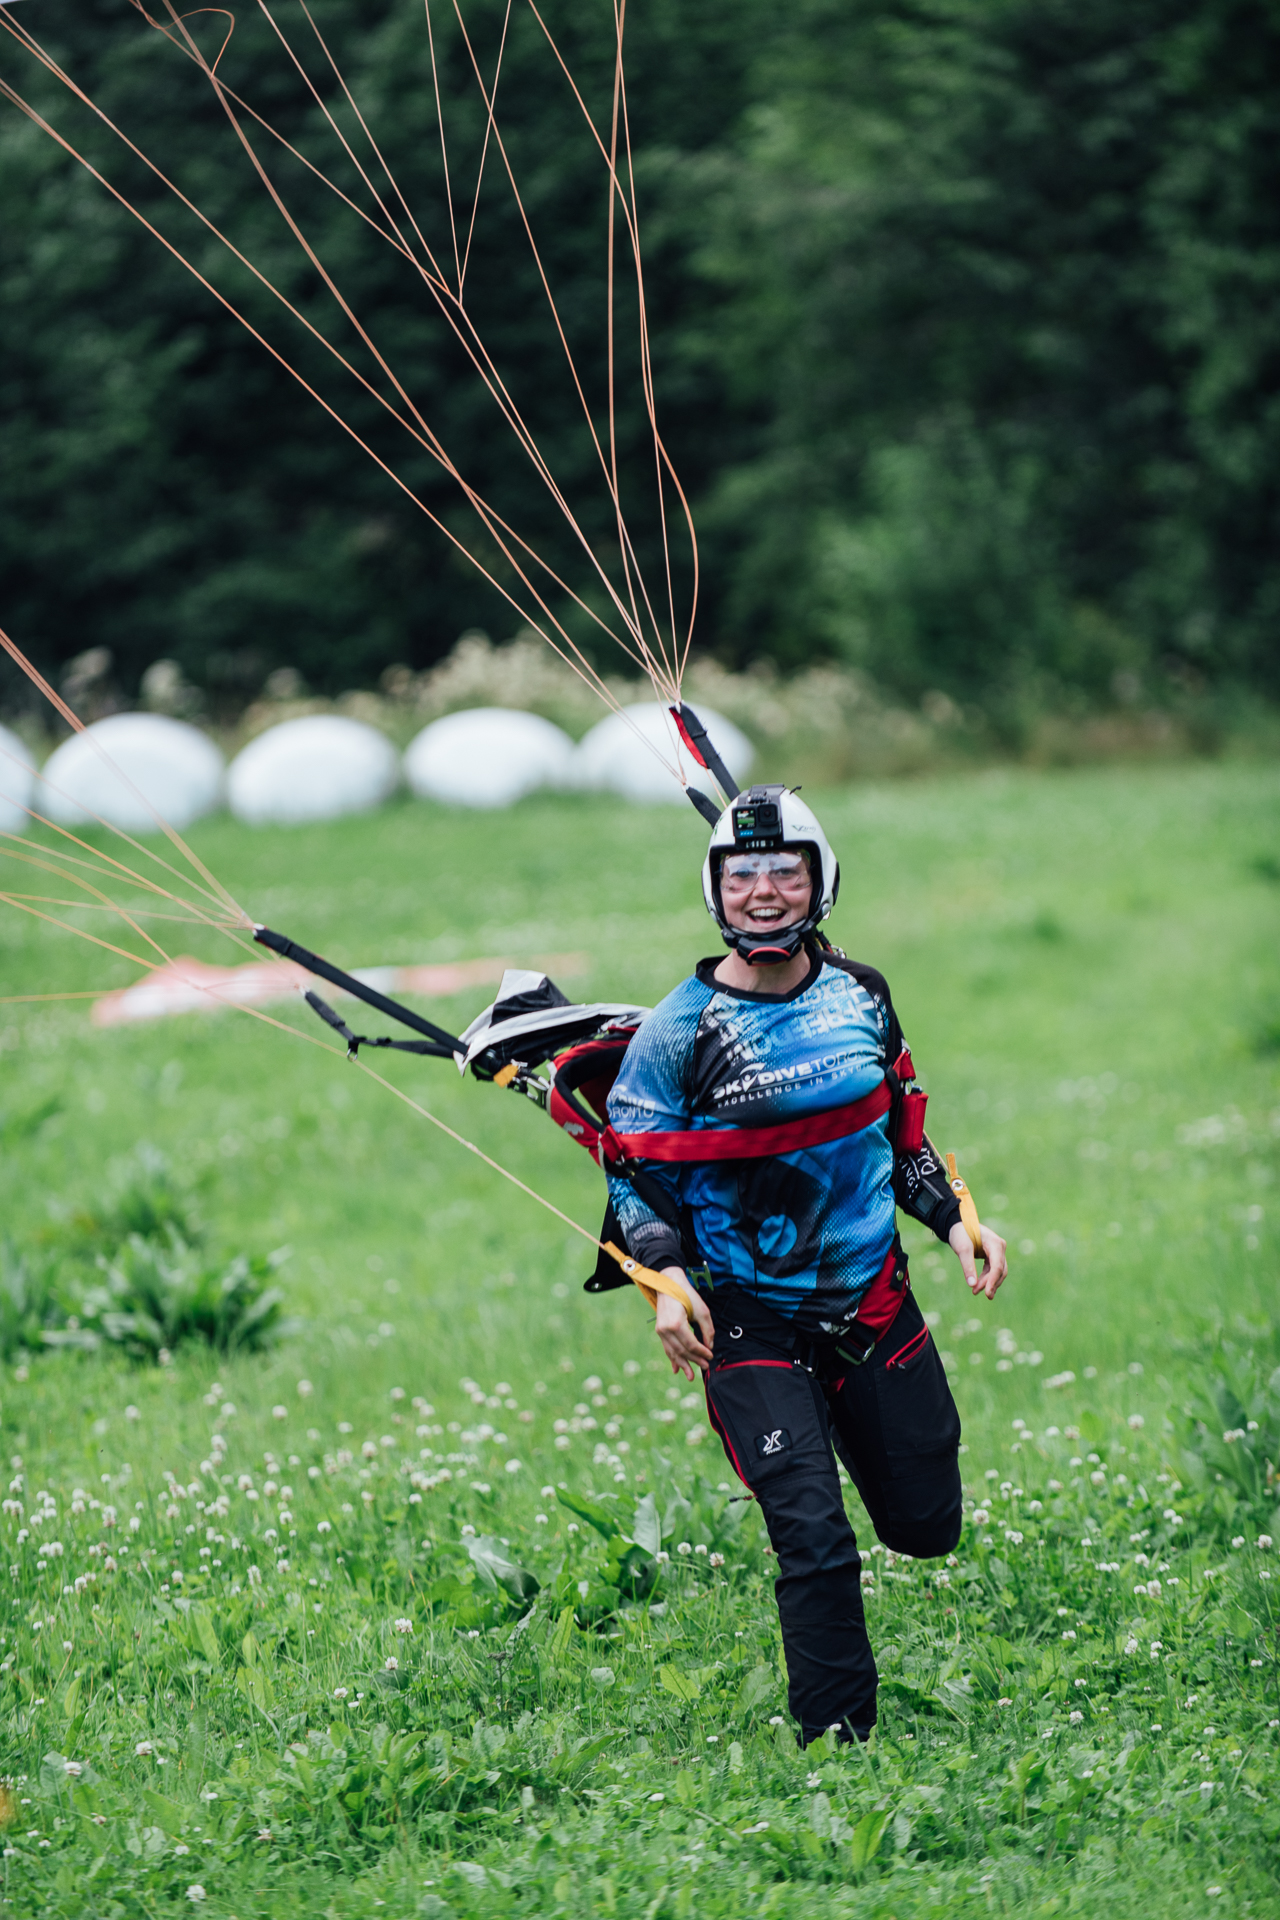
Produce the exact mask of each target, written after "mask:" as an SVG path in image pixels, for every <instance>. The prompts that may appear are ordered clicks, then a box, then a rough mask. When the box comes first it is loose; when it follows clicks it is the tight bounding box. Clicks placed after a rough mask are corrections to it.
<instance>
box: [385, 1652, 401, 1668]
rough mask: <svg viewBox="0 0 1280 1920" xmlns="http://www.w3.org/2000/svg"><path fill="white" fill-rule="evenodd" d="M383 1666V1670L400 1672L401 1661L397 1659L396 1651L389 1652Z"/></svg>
mask: <svg viewBox="0 0 1280 1920" xmlns="http://www.w3.org/2000/svg"><path fill="white" fill-rule="evenodd" d="M382 1666H383V1671H384V1672H385V1673H398V1672H399V1671H400V1662H399V1661H398V1660H397V1659H396V1656H395V1655H394V1653H389V1654H388V1655H387V1657H386V1659H385V1660H384V1661H383V1663H382Z"/></svg>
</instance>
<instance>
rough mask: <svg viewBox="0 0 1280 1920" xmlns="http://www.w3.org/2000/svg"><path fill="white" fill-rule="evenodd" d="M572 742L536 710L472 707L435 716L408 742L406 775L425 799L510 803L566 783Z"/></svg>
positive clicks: (488, 804) (457, 803) (454, 802)
mask: <svg viewBox="0 0 1280 1920" xmlns="http://www.w3.org/2000/svg"><path fill="white" fill-rule="evenodd" d="M573 764H574V746H573V742H572V740H571V739H570V738H569V736H568V734H567V733H564V732H563V731H562V730H561V729H560V728H559V727H557V726H553V725H552V723H551V721H550V720H543V719H541V718H540V717H539V715H537V714H536V713H521V712H518V711H516V710H515V709H514V708H510V707H470V708H468V709H467V710H466V711H465V712H462V713H447V714H446V715H445V716H444V718H443V719H442V720H433V721H432V722H431V724H430V726H428V727H424V728H423V729H422V732H421V733H420V734H418V735H417V736H416V737H415V738H414V739H413V740H412V741H411V742H410V744H409V748H408V750H407V752H406V753H405V756H404V771H405V778H406V779H407V780H408V782H409V785H410V787H411V788H412V790H413V792H414V793H416V794H417V795H418V797H419V798H420V799H423V800H443V801H445V802H446V803H448V804H451V805H453V806H456V807H509V806H511V805H512V804H513V802H515V801H516V800H522V799H523V798H524V796H525V795H526V794H528V793H534V792H536V790H537V789H538V788H539V787H564V786H568V785H569V784H570V783H571V781H572V778H573Z"/></svg>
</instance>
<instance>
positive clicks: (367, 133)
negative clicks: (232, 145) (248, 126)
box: [134, 0, 452, 298]
mask: <svg viewBox="0 0 1280 1920" xmlns="http://www.w3.org/2000/svg"><path fill="white" fill-rule="evenodd" d="M134 3H135V5H136V4H137V0H134ZM298 4H299V6H300V7H301V9H302V12H303V14H304V15H305V17H306V21H307V25H308V26H309V27H310V28H311V31H312V33H313V34H314V36H315V40H316V44H317V45H318V46H319V48H320V51H321V53H323V55H324V57H325V60H326V62H327V64H328V66H329V70H330V72H331V73H332V74H333V77H334V79H335V80H336V81H337V83H338V85H339V87H341V89H342V95H343V98H344V99H345V101H346V103H347V105H348V106H349V107H350V109H351V111H352V113H353V114H354V115H355V118H356V122H357V124H358V125H359V128H360V131H361V133H363V135H364V137H365V139H366V140H367V141H368V142H369V145H370V147H371V148H372V150H373V154H374V158H375V159H376V160H377V162H378V165H379V166H380V167H381V168H382V171H383V173H384V174H385V175H386V180H387V185H388V186H389V187H390V189H391V191H392V193H393V194H394V195H395V197H396V199H397V200H398V201H399V202H400V205H401V207H402V208H403V209H404V215H405V218H406V220H407V221H408V222H409V225H410V226H411V227H412V228H413V231H414V234H415V235H416V237H417V241H418V245H419V246H420V247H421V248H422V252H423V255H424V257H425V259H426V261H427V264H428V266H429V267H430V269H431V275H434V281H433V280H432V278H431V275H427V274H423V278H424V279H425V280H426V281H427V283H428V285H429V286H431V289H432V292H433V293H435V294H436V296H437V297H439V295H440V294H441V293H443V294H445V295H448V296H449V297H450V298H452V294H451V292H450V288H449V283H448V278H447V276H446V274H445V270H444V268H443V267H442V266H441V265H440V263H439V261H438V260H437V259H436V257H435V254H434V253H433V252H432V250H431V248H430V247H429V246H428V244H427V239H426V235H425V234H424V233H423V231H422V228H421V227H420V226H419V225H418V222H417V220H416V219H415V218H414V214H413V209H412V208H411V207H410V205H409V203H408V201H407V200H406V199H405V197H404V194H403V193H402V192H401V190H400V187H399V185H398V183H397V181H396V178H395V175H394V174H393V173H392V171H391V168H390V167H389V166H388V165H387V162H386V159H385V158H384V156H383V153H382V149H381V147H379V145H378V143H377V141H376V140H375V139H374V136H373V132H372V130H371V129H370V127H369V124H368V122H367V121H366V119H365V117H364V115H363V114H362V113H361V111H360V108H359V106H358V105H357V103H356V99H355V96H354V94H353V93H352V92H351V89H350V87H348V85H347V83H346V81H345V80H344V78H343V76H342V70H341V68H340V67H339V66H338V63H337V61H336V60H335V59H334V57H333V55H332V53H331V52H330V51H329V45H328V42H327V41H326V39H325V37H324V35H323V34H322V33H321V31H320V29H319V27H318V26H317V25H316V22H315V19H314V16H313V15H312V13H311V11H310V9H309V8H308V6H307V4H306V0H298ZM258 8H259V11H260V12H261V13H262V14H263V15H264V16H265V17H266V19H267V20H268V21H269V22H270V25H271V30H272V32H273V33H274V34H275V36H276V39H277V40H278V41H279V42H280V45H281V46H282V47H283V49H284V51H285V53H286V54H287V55H288V57H289V59H290V61H291V63H292V64H293V66H294V67H295V68H296V69H297V72H298V76H299V78H300V79H301V81H302V83H303V85H304V86H305V87H306V89H307V92H308V93H309V94H310V95H311V98H312V99H313V100H314V101H315V103H316V105H317V106H318V107H319V109H320V111H321V113H322V114H323V115H324V118H325V121H326V122H327V124H328V126H329V127H330V128H331V129H332V131H333V134H334V137H335V138H336V139H337V141H338V143H339V145H340V146H341V147H342V150H343V152H344V153H345V154H346V156H347V158H348V159H349V160H350V162H351V164H352V166H353V167H354V168H355V170H356V172H357V173H358V174H359V176H360V178H361V180H362V181H363V182H364V184H365V186H366V187H367V188H368V190H369V193H370V195H371V196H372V198H373V200H374V201H375V203H376V204H377V207H378V210H379V212H380V213H381V214H382V216H383V218H384V219H385V220H386V221H387V223H388V225H389V226H390V227H391V229H392V231H393V232H394V233H395V235H396V241H397V244H398V246H399V247H400V248H401V250H402V251H403V253H404V255H405V257H406V259H408V260H410V261H411V262H412V263H413V265H414V267H415V268H416V269H417V271H418V272H419V273H422V264H421V262H420V261H419V260H418V258H417V256H416V254H415V253H414V251H413V248H412V247H411V246H410V245H409V242H408V241H407V240H406V239H405V237H404V235H403V233H401V231H400V228H399V225H398V224H397V221H396V218H395V215H394V214H393V213H392V212H391V209H390V208H389V207H388V206H387V203H386V201H385V200H384V199H383V197H382V195H381V194H380V193H379V191H378V189H377V187H376V186H375V185H374V183H373V181H372V180H371V179H370V178H369V175H368V173H367V172H366V171H365V168H364V166H363V165H362V163H361V161H360V159H359V157H358V155H357V154H356V151H355V149H354V148H353V147H352V145H351V142H350V141H349V140H348V139H347V136H346V134H345V133H344V132H343V131H342V128H341V127H340V126H339V125H338V122H337V121H336V120H335V119H334V117H333V114H332V113H331V112H330V110H329V107H328V105H327V104H326V102H325V101H324V100H323V99H322V97H321V95H320V91H319V89H318V88H317V87H316V85H315V82H314V81H313V80H312V78H311V76H310V74H309V73H308V72H307V70H306V68H305V67H304V66H303V64H302V61H301V60H300V59H299V58H298V55H297V54H296V52H295V51H294V49H293V46H292V44H291V42H290V40H289V38H288V36H287V34H285V32H284V31H283V29H282V28H281V27H280V25H279V23H278V22H277V20H276V18H275V15H274V14H273V13H272V12H271V10H270V8H269V7H268V6H267V4H266V0H258ZM228 98H235V96H234V95H232V94H231V92H230V89H228ZM436 98H437V105H438V103H439V93H438V91H437V96H436ZM236 104H237V105H239V101H238V100H237V101H236ZM443 130H444V122H443V118H442V119H441V132H442V134H443ZM448 178H449V167H448V158H447V156H446V160H445V181H446V186H447V183H448Z"/></svg>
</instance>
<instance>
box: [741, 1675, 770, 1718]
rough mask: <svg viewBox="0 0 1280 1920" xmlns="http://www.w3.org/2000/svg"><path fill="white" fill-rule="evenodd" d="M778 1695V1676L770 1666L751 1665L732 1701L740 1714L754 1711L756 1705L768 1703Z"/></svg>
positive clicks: (760, 1705) (761, 1705)
mask: <svg viewBox="0 0 1280 1920" xmlns="http://www.w3.org/2000/svg"><path fill="white" fill-rule="evenodd" d="M777 1697H778V1676H777V1674H776V1673H775V1672H774V1670H773V1668H772V1667H752V1669H751V1671H750V1673H749V1674H748V1675H747V1677H746V1679H745V1680H744V1681H743V1683H742V1685H741V1686H740V1687H739V1688H738V1697H737V1699H736V1701H735V1702H734V1707H735V1709H736V1711H737V1712H738V1713H740V1714H747V1713H754V1712H755V1711H756V1709H757V1708H758V1707H763V1706H766V1705H768V1704H769V1703H770V1702H772V1701H774V1700H776V1699H777Z"/></svg>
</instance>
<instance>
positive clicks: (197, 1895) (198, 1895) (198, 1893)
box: [182, 1847, 205, 1906]
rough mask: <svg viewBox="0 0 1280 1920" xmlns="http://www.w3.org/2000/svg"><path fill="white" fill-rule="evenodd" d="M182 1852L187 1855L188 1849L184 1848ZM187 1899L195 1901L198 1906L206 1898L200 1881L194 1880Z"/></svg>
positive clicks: (188, 1889)
mask: <svg viewBox="0 0 1280 1920" xmlns="http://www.w3.org/2000/svg"><path fill="white" fill-rule="evenodd" d="M182 1851H183V1852H184V1853H185V1852H186V1848H185V1847H184V1848H183V1849H182ZM187 1898H188V1900H193V1901H194V1902H195V1903H196V1905H197V1906H198V1905H199V1904H200V1902H201V1901H202V1900H203V1899H204V1898H205V1891H204V1888H203V1887H202V1886H201V1885H200V1882H199V1881H198V1880H193V1881H192V1882H191V1885H190V1886H189V1887H188V1888H187Z"/></svg>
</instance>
